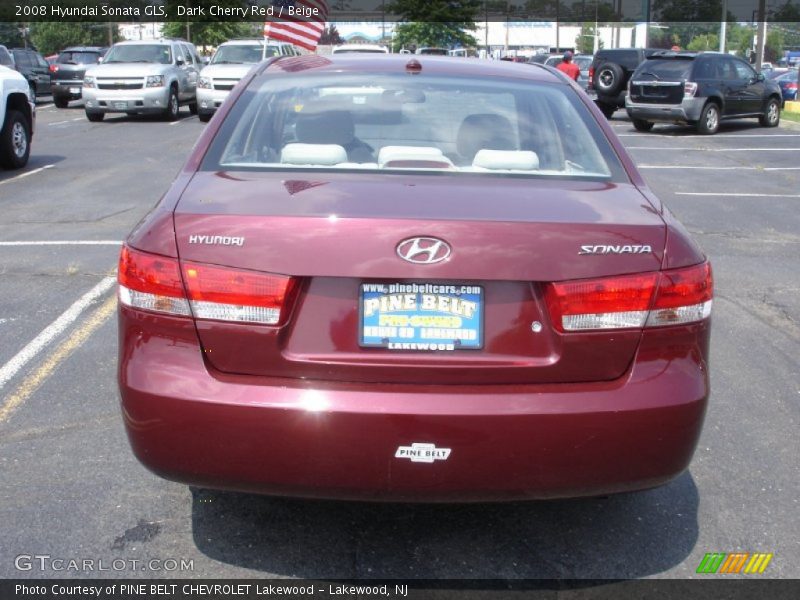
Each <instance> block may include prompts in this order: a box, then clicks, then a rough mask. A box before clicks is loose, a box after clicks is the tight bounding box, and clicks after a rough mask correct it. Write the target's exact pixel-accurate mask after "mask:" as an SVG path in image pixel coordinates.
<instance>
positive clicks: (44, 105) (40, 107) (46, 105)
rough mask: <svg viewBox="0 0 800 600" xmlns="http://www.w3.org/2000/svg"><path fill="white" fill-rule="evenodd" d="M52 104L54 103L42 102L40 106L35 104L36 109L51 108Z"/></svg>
mask: <svg viewBox="0 0 800 600" xmlns="http://www.w3.org/2000/svg"><path fill="white" fill-rule="evenodd" d="M54 106H55V104H42V105H41V106H37V107H36V110H42V109H45V108H53V107H54Z"/></svg>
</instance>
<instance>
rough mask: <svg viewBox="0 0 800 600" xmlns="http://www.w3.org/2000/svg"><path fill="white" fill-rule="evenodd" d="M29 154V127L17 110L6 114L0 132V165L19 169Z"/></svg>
mask: <svg viewBox="0 0 800 600" xmlns="http://www.w3.org/2000/svg"><path fill="white" fill-rule="evenodd" d="M30 154H31V126H30V124H29V123H28V120H27V119H26V118H25V115H23V114H22V113H21V112H19V111H18V110H9V111H8V112H7V113H6V123H5V125H4V126H3V130H2V131H0V165H2V166H4V167H6V168H7V169H21V168H22V167H24V166H25V165H27V164H28V157H29V156H30Z"/></svg>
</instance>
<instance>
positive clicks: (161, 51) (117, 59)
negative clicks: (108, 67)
mask: <svg viewBox="0 0 800 600" xmlns="http://www.w3.org/2000/svg"><path fill="white" fill-rule="evenodd" d="M125 62H127V63H160V64H164V65H168V64H171V63H172V53H171V52H170V49H169V46H167V45H165V44H131V45H126V46H114V47H113V48H111V50H109V51H108V54H106V57H105V59H104V60H103V63H104V64H109V63H125Z"/></svg>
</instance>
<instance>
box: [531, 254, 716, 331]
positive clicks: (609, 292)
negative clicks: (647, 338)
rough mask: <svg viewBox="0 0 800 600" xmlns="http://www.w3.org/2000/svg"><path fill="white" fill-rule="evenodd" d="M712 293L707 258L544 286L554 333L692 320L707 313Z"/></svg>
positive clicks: (706, 315) (626, 327)
mask: <svg viewBox="0 0 800 600" xmlns="http://www.w3.org/2000/svg"><path fill="white" fill-rule="evenodd" d="M712 296H713V281H712V276H711V266H710V265H709V264H708V263H707V262H705V263H702V264H699V265H695V266H692V267H688V268H684V269H672V270H669V271H663V272H661V273H643V274H638V275H623V276H620V277H604V278H602V279H585V280H579V281H564V282H558V283H550V284H548V285H547V287H546V290H545V297H546V300H547V305H548V308H549V310H550V314H551V315H552V318H553V322H554V325H555V327H556V329H558V330H559V331H591V330H602V329H629V328H640V327H645V326H646V327H660V326H663V325H679V324H683V323H692V322H696V321H700V320H702V319H705V318H707V317H708V316H709V315H710V314H711V299H712Z"/></svg>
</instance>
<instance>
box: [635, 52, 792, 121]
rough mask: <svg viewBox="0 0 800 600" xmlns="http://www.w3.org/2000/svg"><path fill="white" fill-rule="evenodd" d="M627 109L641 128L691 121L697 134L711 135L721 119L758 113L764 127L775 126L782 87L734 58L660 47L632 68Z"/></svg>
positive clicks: (779, 110) (778, 118)
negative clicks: (675, 50) (663, 49)
mask: <svg viewBox="0 0 800 600" xmlns="http://www.w3.org/2000/svg"><path fill="white" fill-rule="evenodd" d="M625 108H626V110H627V111H628V115H629V116H630V118H631V119H632V121H633V125H634V127H636V129H638V130H639V131H649V130H650V129H651V128H652V127H653V123H656V122H666V123H683V124H688V125H693V126H695V127H696V128H697V131H698V132H699V133H703V134H713V133H716V132H717V130H718V129H719V124H720V121H723V120H728V119H740V118H743V117H756V118H758V119H759V121H760V122H761V125H763V126H764V127H776V126H777V125H778V123H779V121H780V117H781V89H780V86H779V85H778V84H777V83H776V82H775V81H773V80H770V79H767V78H766V77H764V75H763V74H761V73H756V71H755V70H754V69H753V67H751V66H750V65H749V64H747V63H746V62H745V61H743V60H741V59H739V58H736V57H735V56H731V55H728V54H719V53H716V52H701V53H697V52H670V51H663V52H660V53H658V54H654V55H652V56H651V57H650V58H649V59H648V60H646V61H645V62H643V63H642V64H641V65H639V67H638V68H637V69H636V71H635V73H634V74H633V76H632V78H631V80H630V92H629V94H628V98H627V100H626V102H625Z"/></svg>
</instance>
